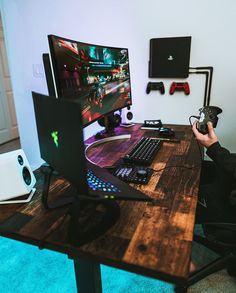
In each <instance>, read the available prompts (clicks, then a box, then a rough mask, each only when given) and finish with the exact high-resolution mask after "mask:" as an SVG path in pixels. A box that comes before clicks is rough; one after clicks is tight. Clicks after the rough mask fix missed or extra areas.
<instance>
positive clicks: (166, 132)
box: [158, 127, 175, 138]
mask: <svg viewBox="0 0 236 293" xmlns="http://www.w3.org/2000/svg"><path fill="white" fill-rule="evenodd" d="M158 135H159V137H162V138H173V137H175V131H174V129H172V128H169V127H161V128H160V129H159V130H158Z"/></svg>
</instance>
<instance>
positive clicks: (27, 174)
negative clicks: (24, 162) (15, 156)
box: [22, 167, 31, 185]
mask: <svg viewBox="0 0 236 293" xmlns="http://www.w3.org/2000/svg"><path fill="white" fill-rule="evenodd" d="M22 176H23V179H24V181H25V184H27V185H30V183H31V175H30V171H29V169H28V168H27V167H24V168H23V170H22Z"/></svg>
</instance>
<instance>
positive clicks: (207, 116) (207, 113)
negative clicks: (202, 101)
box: [197, 106, 222, 134]
mask: <svg viewBox="0 0 236 293" xmlns="http://www.w3.org/2000/svg"><path fill="white" fill-rule="evenodd" d="M199 111H200V118H199V120H198V122H197V129H198V131H199V132H201V133H202V134H206V133H208V127H207V122H209V121H210V122H212V124H213V127H214V128H216V125H217V122H218V117H217V115H218V114H220V113H221V112H222V110H221V109H220V108H219V107H216V106H205V107H202V108H201V109H199Z"/></svg>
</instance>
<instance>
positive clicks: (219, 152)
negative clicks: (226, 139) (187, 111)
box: [192, 122, 236, 223]
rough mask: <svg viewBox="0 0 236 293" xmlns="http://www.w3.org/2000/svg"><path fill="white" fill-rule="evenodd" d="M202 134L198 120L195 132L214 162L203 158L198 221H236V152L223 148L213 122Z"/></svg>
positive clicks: (197, 212) (195, 123)
mask: <svg viewBox="0 0 236 293" xmlns="http://www.w3.org/2000/svg"><path fill="white" fill-rule="evenodd" d="M207 126H208V133H207V134H202V133H200V132H199V131H198V129H197V122H194V124H193V126H192V131H193V133H194V135H195V138H196V140H197V141H198V142H199V144H200V145H202V146H203V147H205V148H206V149H207V151H206V154H207V155H208V156H209V157H210V158H211V159H212V161H203V164H202V171H201V180H200V189H199V200H198V205H197V210H196V223H206V222H227V223H235V222H236V155H235V154H232V153H230V151H228V150H227V149H226V148H224V147H222V146H221V145H220V143H219V141H218V137H217V135H216V133H215V131H214V128H213V125H212V123H211V122H208V124H207Z"/></svg>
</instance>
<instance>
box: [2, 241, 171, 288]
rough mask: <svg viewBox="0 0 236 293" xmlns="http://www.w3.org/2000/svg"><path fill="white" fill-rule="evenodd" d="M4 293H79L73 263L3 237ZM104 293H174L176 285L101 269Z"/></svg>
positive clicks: (59, 255)
mask: <svg viewBox="0 0 236 293" xmlns="http://www.w3.org/2000/svg"><path fill="white" fill-rule="evenodd" d="M0 259H1V262H0V292H1V293H32V292H34V293H41V292H43V293H67V292H76V283H75V276H74V266H73V261H72V260H70V259H68V257H67V256H66V255H64V254H60V253H57V252H54V251H49V250H46V249H44V250H39V249H38V248H37V247H34V246H31V245H27V244H24V243H21V242H18V241H14V240H11V239H7V238H3V237H0ZM101 271H102V286H103V292H104V293H124V292H129V293H156V292H158V293H161V292H163V293H171V292H174V290H173V285H171V284H168V283H165V282H161V281H158V280H154V279H151V278H146V277H143V276H139V275H136V274H133V273H128V272H125V271H122V270H118V269H114V268H111V267H108V266H104V265H102V266H101Z"/></svg>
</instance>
